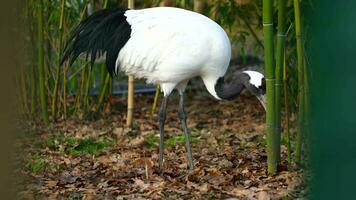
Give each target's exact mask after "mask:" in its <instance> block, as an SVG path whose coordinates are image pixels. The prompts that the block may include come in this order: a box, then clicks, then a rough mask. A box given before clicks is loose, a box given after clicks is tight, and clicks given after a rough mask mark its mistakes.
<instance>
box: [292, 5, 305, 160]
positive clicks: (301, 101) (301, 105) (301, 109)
mask: <svg viewBox="0 0 356 200" xmlns="http://www.w3.org/2000/svg"><path fill="white" fill-rule="evenodd" d="M294 18H295V35H296V43H297V68H298V133H297V139H296V140H297V141H296V149H295V162H296V163H297V164H300V162H301V149H302V135H303V133H304V81H303V79H304V74H303V49H302V37H301V36H302V35H301V23H300V4H299V0H294Z"/></svg>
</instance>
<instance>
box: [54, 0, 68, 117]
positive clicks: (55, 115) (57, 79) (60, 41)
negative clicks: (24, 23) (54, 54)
mask: <svg viewBox="0 0 356 200" xmlns="http://www.w3.org/2000/svg"><path fill="white" fill-rule="evenodd" d="M64 7H65V0H61V14H60V18H59V26H58V31H59V49H58V51H59V56H58V65H57V70H56V79H55V82H54V89H53V97H52V116H53V119H54V120H55V119H56V117H57V98H58V88H59V80H60V72H61V71H60V69H61V66H60V59H61V57H62V47H63V20H64Z"/></svg>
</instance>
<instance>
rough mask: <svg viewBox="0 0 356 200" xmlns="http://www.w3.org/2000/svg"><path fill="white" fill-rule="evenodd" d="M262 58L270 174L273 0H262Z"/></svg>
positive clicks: (273, 160) (274, 158)
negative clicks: (264, 75) (264, 72)
mask: <svg viewBox="0 0 356 200" xmlns="http://www.w3.org/2000/svg"><path fill="white" fill-rule="evenodd" d="M263 35H264V54H265V55H264V57H265V58H264V60H265V71H266V89H267V91H266V95H267V106H266V107H267V109H266V126H267V166H268V173H269V174H270V175H273V174H276V172H277V162H278V155H277V154H278V151H277V149H278V140H279V138H278V135H277V134H276V131H275V130H276V129H275V128H276V120H275V110H276V109H275V88H274V87H275V69H274V68H275V66H274V55H273V54H274V47H273V1H272V0H263Z"/></svg>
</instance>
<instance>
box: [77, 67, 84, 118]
mask: <svg viewBox="0 0 356 200" xmlns="http://www.w3.org/2000/svg"><path fill="white" fill-rule="evenodd" d="M82 64H83V63H82ZM84 65H85V66H84V67H83V70H82V73H81V79H80V85H79V88H78V92H77V96H76V101H75V102H76V104H75V112H78V111H80V110H81V111H83V110H82V108H83V105H84V101H85V100H84V93H85V82H86V78H87V66H86V63H85V64H84Z"/></svg>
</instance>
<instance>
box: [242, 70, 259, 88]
mask: <svg viewBox="0 0 356 200" xmlns="http://www.w3.org/2000/svg"><path fill="white" fill-rule="evenodd" d="M243 73H245V74H247V75H249V76H250V83H251V84H252V85H254V86H256V87H257V88H258V87H260V86H261V85H262V79H263V78H264V76H263V74H261V73H259V72H256V71H243Z"/></svg>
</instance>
